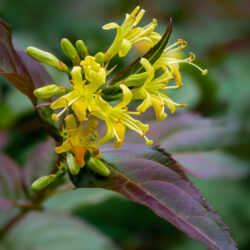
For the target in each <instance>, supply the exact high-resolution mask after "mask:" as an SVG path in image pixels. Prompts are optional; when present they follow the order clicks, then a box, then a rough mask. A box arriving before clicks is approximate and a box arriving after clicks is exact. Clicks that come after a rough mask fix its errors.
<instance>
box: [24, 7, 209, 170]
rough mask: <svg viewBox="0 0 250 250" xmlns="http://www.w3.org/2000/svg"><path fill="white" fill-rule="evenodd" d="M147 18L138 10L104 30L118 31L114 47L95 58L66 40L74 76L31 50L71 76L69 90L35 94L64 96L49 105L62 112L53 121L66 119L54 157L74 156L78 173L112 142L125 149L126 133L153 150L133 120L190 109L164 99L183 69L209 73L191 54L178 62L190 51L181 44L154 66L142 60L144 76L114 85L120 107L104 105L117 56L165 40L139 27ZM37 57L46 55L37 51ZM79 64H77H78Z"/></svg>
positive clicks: (31, 52)
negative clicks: (100, 127) (183, 52)
mask: <svg viewBox="0 0 250 250" xmlns="http://www.w3.org/2000/svg"><path fill="white" fill-rule="evenodd" d="M144 12H145V11H144V10H140V7H136V8H135V10H134V11H133V12H132V13H131V14H127V15H126V18H125V20H124V22H123V23H122V25H118V24H116V23H109V24H106V25H104V26H103V28H104V29H105V30H108V29H116V30H117V34H116V37H115V39H114V42H113V43H112V45H111V46H110V47H109V49H108V50H107V51H106V52H105V53H102V52H99V53H97V54H96V56H90V55H88V54H87V49H86V48H85V47H84V46H85V45H84V43H83V42H79V41H78V42H77V44H76V48H75V47H74V46H73V45H72V44H71V43H70V42H69V41H68V40H67V39H64V40H63V43H62V46H64V47H62V48H63V51H65V52H66V53H65V54H66V55H67V56H69V57H70V58H71V59H72V62H73V64H74V66H73V68H72V70H71V71H69V70H68V68H66V67H59V66H58V65H57V63H58V62H59V64H60V65H61V62H60V61H56V60H57V59H54V58H55V57H52V56H49V57H48V53H47V52H46V53H47V54H44V55H43V56H41V57H39V55H38V54H37V53H38V49H36V51H34V50H33V49H32V48H28V49H27V52H28V54H29V55H30V56H32V57H33V58H35V59H37V60H39V61H44V62H45V63H46V62H47V63H48V64H50V65H52V66H55V67H57V68H58V69H60V70H61V71H65V72H66V73H67V74H68V75H69V76H70V82H71V88H70V89H65V88H62V87H59V86H56V85H49V86H46V87H42V88H39V89H37V90H35V92H34V94H35V95H36V96H37V97H38V98H51V97H53V96H54V95H61V97H59V98H57V99H56V100H55V101H54V102H52V103H51V105H50V108H51V109H52V110H58V109H60V111H59V112H57V113H54V114H53V115H52V119H53V120H54V121H59V117H60V116H62V117H64V119H63V121H62V133H61V134H62V137H63V143H62V145H60V146H58V147H56V152H57V153H58V154H60V153H63V152H68V153H70V154H71V153H73V155H74V157H75V160H76V162H77V164H78V165H79V166H80V167H82V166H84V165H85V161H84V156H85V153H86V152H87V151H88V152H90V153H91V155H93V156H94V157H96V158H99V157H100V156H101V154H100V152H99V150H98V146H99V145H102V144H104V143H106V142H108V141H109V140H111V139H113V138H114V139H115V143H114V147H115V148H118V147H120V146H122V144H123V141H124V137H125V132H126V129H130V130H133V131H135V132H136V133H138V134H139V135H140V136H142V137H144V138H145V140H146V144H147V145H151V144H152V143H153V141H152V140H149V139H148V138H147V137H146V132H147V131H148V129H149V125H148V124H144V123H142V122H141V121H139V120H137V119H135V118H133V117H132V115H140V114H142V113H144V112H145V111H146V110H147V109H148V108H149V107H150V106H153V108H154V110H155V116H156V118H157V119H158V120H163V119H165V118H166V117H167V114H166V113H165V110H164V109H165V107H168V108H169V110H170V111H171V112H172V113H173V112H174V111H175V109H176V107H182V106H186V104H177V103H175V102H174V101H172V100H171V99H170V98H169V97H168V96H167V95H166V94H165V93H164V90H166V89H177V88H180V87H181V86H182V80H181V74H180V71H179V65H180V64H181V63H187V64H191V65H193V66H195V67H197V68H198V69H200V70H201V72H202V74H206V73H207V71H206V70H202V69H201V68H199V67H198V66H197V65H195V64H194V63H193V61H194V59H195V58H194V55H193V54H192V53H191V54H190V57H188V58H185V59H179V58H176V57H175V55H176V53H177V52H178V51H180V50H182V49H184V48H185V47H186V45H187V43H186V42H185V41H183V40H178V41H177V42H176V43H174V44H173V45H171V46H169V47H167V48H165V50H164V51H163V53H162V54H161V56H160V57H159V58H158V59H157V60H156V61H155V62H154V63H153V64H151V63H150V61H149V60H148V59H146V58H144V57H142V58H141V59H140V64H141V65H142V67H143V70H142V72H139V73H137V74H132V75H130V76H128V77H126V78H125V79H123V80H122V81H120V82H117V83H116V84H115V86H116V87H117V88H118V89H119V91H120V93H121V95H120V96H121V98H120V99H121V100H120V102H118V103H117V104H115V105H113V104H112V103H110V102H108V101H106V99H105V98H104V97H103V96H102V94H101V92H102V90H103V89H104V88H106V87H108V86H107V83H108V80H107V76H108V74H109V73H110V70H108V65H109V61H110V60H111V59H112V58H113V57H114V56H115V55H117V54H118V56H120V57H123V56H125V55H126V54H127V53H128V51H129V50H130V49H131V47H132V45H133V44H134V43H136V42H138V41H147V42H149V43H150V44H151V45H150V46H151V47H153V46H154V45H155V44H156V43H158V42H159V41H160V39H161V35H160V34H158V33H156V32H155V31H154V29H155V27H156V25H157V22H156V20H153V21H152V22H151V23H150V24H148V25H147V26H145V27H143V28H141V27H137V25H138V24H139V22H140V20H141V19H142V17H143V15H144ZM81 52H82V53H81ZM34 53H35V55H34ZM39 53H42V52H41V51H40V50H39ZM83 55H84V56H83ZM39 58H40V59H39ZM41 58H42V59H41ZM45 59H46V60H47V61H46V60H45ZM53 60H54V61H53ZM77 62H79V63H78V64H76V63H77ZM63 65H64V64H63ZM64 69H65V70H64ZM66 69H67V71H66ZM156 71H157V74H156ZM156 75H157V77H156ZM172 79H174V81H175V85H173V86H169V85H168V84H169V82H170V80H172ZM133 100H141V103H140V104H139V106H138V107H137V109H136V111H130V110H129V108H128V105H129V104H130V103H131V101H133ZM98 120H102V121H104V122H105V124H106V134H105V135H104V136H103V137H102V138H98V133H97V125H98Z"/></svg>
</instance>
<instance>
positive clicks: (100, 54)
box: [95, 52, 105, 64]
mask: <svg viewBox="0 0 250 250" xmlns="http://www.w3.org/2000/svg"><path fill="white" fill-rule="evenodd" d="M95 61H96V62H97V63H100V64H102V63H104V62H105V55H104V53H103V52H98V53H97V54H96V55H95Z"/></svg>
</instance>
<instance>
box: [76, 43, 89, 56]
mask: <svg viewBox="0 0 250 250" xmlns="http://www.w3.org/2000/svg"><path fill="white" fill-rule="evenodd" d="M76 49H77V52H78V53H79V55H80V56H81V57H82V58H84V57H85V56H87V55H88V49H87V47H86V45H85V43H84V41H83V40H77V41H76Z"/></svg>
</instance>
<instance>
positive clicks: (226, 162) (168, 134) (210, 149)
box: [126, 112, 250, 178]
mask: <svg viewBox="0 0 250 250" xmlns="http://www.w3.org/2000/svg"><path fill="white" fill-rule="evenodd" d="M149 113H150V112H149ZM151 117H154V115H153V114H152V116H151ZM148 124H149V131H148V133H147V136H148V137H149V138H150V139H153V140H154V142H156V143H157V144H160V145H161V147H163V148H164V149H166V150H167V151H168V152H170V153H171V154H173V156H172V157H173V158H174V159H175V160H177V161H178V162H179V163H180V164H181V165H182V167H183V168H184V169H185V170H186V171H187V172H189V173H191V174H192V175H194V176H196V177H199V178H221V177H226V178H242V177H244V176H246V174H247V173H249V172H250V168H249V163H248V162H247V161H246V160H243V159H239V158H238V157H237V156H234V155H232V154H229V153H227V152H226V151H225V149H226V148H227V147H229V146H232V145H236V144H237V143H239V138H238V134H239V132H240V127H239V126H238V125H237V124H235V123H232V122H228V121H226V120H222V119H220V120H219V119H211V118H210V119H209V118H203V117H201V116H199V115H198V114H194V113H184V112H183V113H176V114H175V115H174V116H171V117H169V118H167V119H166V120H164V121H161V122H159V121H148ZM242 139H244V138H242V137H241V138H240V140H242ZM126 140H127V141H129V142H142V143H143V140H142V138H138V137H135V136H134V134H133V133H130V134H129V133H128V134H127V135H126Z"/></svg>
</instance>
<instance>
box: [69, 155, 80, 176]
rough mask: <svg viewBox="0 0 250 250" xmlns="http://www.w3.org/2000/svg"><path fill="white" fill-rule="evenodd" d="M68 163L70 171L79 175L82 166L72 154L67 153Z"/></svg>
mask: <svg viewBox="0 0 250 250" xmlns="http://www.w3.org/2000/svg"><path fill="white" fill-rule="evenodd" d="M67 163H68V168H69V172H70V173H71V174H73V175H77V174H78V173H79V171H80V166H79V165H78V164H77V162H76V159H75V157H74V156H73V155H72V154H67Z"/></svg>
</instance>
